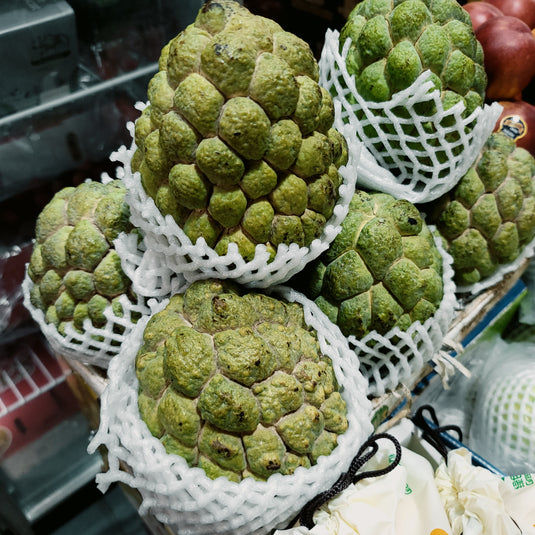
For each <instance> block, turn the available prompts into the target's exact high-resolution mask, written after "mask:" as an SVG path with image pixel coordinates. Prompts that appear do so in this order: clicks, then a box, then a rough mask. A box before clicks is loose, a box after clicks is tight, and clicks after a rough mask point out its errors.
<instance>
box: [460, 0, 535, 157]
mask: <svg viewBox="0 0 535 535" xmlns="http://www.w3.org/2000/svg"><path fill="white" fill-rule="evenodd" d="M464 8H465V9H466V11H467V12H468V13H469V14H470V18H471V19H472V26H473V28H474V31H475V34H476V37H477V39H478V40H479V42H480V43H481V46H482V47H483V52H484V56H485V70H486V72H487V76H488V85H487V94H486V96H487V100H488V101H491V102H492V101H498V102H499V103H500V104H501V105H502V106H503V108H504V109H503V112H502V114H501V116H500V118H499V119H498V121H497V123H496V128H495V130H500V131H503V132H504V133H505V134H507V135H509V136H510V137H512V138H513V139H515V141H516V144H517V145H518V146H520V147H524V148H525V149H527V150H529V151H530V152H531V154H533V155H534V156H535V106H534V104H535V96H534V93H535V0H474V1H471V2H469V3H468V4H466V5H465V6H464Z"/></svg>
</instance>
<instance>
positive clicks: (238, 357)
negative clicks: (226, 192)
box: [136, 279, 348, 481]
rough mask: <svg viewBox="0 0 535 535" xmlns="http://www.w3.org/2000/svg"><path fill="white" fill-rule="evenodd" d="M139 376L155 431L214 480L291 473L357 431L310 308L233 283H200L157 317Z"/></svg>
mask: <svg viewBox="0 0 535 535" xmlns="http://www.w3.org/2000/svg"><path fill="white" fill-rule="evenodd" d="M136 375H137V377H138V380H139V389H138V394H139V395H138V407H139V411H140V416H141V418H142V420H143V421H144V422H145V423H146V424H147V427H148V428H149V430H150V431H151V433H152V434H153V435H154V436H155V437H157V438H158V439H159V440H160V441H161V442H162V444H163V445H164V447H165V449H166V451H167V453H170V454H177V455H180V456H182V457H184V458H185V459H186V461H187V462H188V465H189V466H199V467H201V468H203V469H204V470H205V472H206V474H207V475H208V476H209V477H210V478H216V477H219V476H225V477H227V478H228V479H230V480H231V481H240V480H242V479H243V478H245V477H253V478H255V479H259V480H266V479H267V478H268V477H269V476H270V475H272V474H275V473H281V474H292V473H293V472H294V471H295V469H296V468H297V467H298V466H304V467H310V466H312V465H314V464H316V462H317V459H318V457H319V456H320V455H329V453H330V452H331V451H332V450H333V449H334V448H335V447H336V444H337V437H338V436H339V435H340V434H342V433H344V432H345V431H346V429H347V426H348V422H347V417H346V404H345V402H344V400H343V398H342V397H341V395H340V393H339V389H338V383H337V381H336V378H335V375H334V370H333V367H332V363H331V361H330V359H329V358H328V357H326V356H324V355H323V354H322V353H321V350H320V347H319V342H318V339H317V334H316V332H315V330H313V329H311V328H309V327H308V326H307V325H306V323H305V320H304V314H303V308H302V306H301V305H299V304H297V303H290V302H287V301H285V300H283V299H281V298H275V297H272V296H268V295H265V294H262V293H256V292H247V291H245V290H244V289H242V288H240V287H239V286H237V285H236V284H235V283H233V282H232V281H228V280H223V281H221V280H215V279H208V280H203V281H197V282H194V283H193V284H191V286H189V287H188V289H187V290H186V291H185V292H184V293H182V294H176V295H174V296H173V297H171V299H170V301H169V303H168V304H167V306H166V307H165V308H164V309H163V310H161V311H160V312H157V313H156V314H154V315H153V316H152V317H151V318H150V319H149V321H148V323H147V326H146V328H145V330H144V333H143V341H142V345H141V347H140V349H139V351H138V353H137V356H136Z"/></svg>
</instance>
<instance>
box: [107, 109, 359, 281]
mask: <svg viewBox="0 0 535 535" xmlns="http://www.w3.org/2000/svg"><path fill="white" fill-rule="evenodd" d="M137 107H138V108H139V109H142V108H143V104H138V105H137ZM336 108H337V109H338V113H339V108H340V107H339V106H338V105H337V106H336ZM128 128H129V129H130V131H131V133H132V136H133V124H131V123H130V124H129V125H128ZM355 130H356V123H355V121H350V122H349V123H348V124H345V125H342V130H341V131H340V132H341V133H342V134H343V135H344V136H345V137H346V138H348V139H356V138H355ZM360 146H361V144H360V143H359V142H358V141H356V142H355V147H353V149H352V151H351V154H350V159H349V161H348V163H347V164H346V165H345V166H343V167H340V168H339V172H340V175H341V176H342V179H343V182H342V184H341V185H340V188H339V194H340V197H339V199H338V202H337V204H336V206H335V208H334V213H333V215H332V216H331V218H330V219H329V220H328V221H327V224H326V225H325V228H324V229H323V232H322V234H321V236H320V237H319V238H316V239H315V240H313V241H312V243H311V244H310V246H308V247H300V246H299V245H298V244H296V243H293V244H290V245H285V244H281V245H279V247H278V248H277V253H276V255H275V258H274V259H273V261H271V262H270V261H269V258H270V254H269V252H268V251H267V249H266V246H265V245H262V244H260V245H257V246H256V252H255V256H254V258H253V259H252V260H250V261H245V260H244V259H243V257H242V256H241V255H240V254H239V253H238V248H237V246H236V245H235V244H230V245H229V252H228V253H227V254H225V255H218V254H217V253H216V252H215V251H214V249H212V248H211V247H209V246H208V245H207V244H206V241H205V240H204V239H203V238H199V240H197V242H196V243H195V244H193V243H192V242H191V240H190V239H189V237H188V236H187V235H186V234H185V233H184V231H183V230H182V229H181V228H180V226H179V225H178V224H177V223H176V221H175V220H174V219H173V218H172V217H171V216H169V215H168V216H165V217H164V216H163V215H162V214H161V212H160V211H159V210H158V208H157V207H156V205H155V203H154V200H153V199H152V198H150V197H148V196H147V194H146V193H145V190H144V188H143V186H142V184H141V177H140V174H139V172H135V173H133V172H132V170H131V167H130V160H131V158H132V155H133V154H134V152H135V150H136V146H135V143H134V142H133V143H132V146H131V147H130V148H129V149H127V148H126V147H121V148H120V149H119V150H118V151H117V152H115V153H113V154H112V156H111V158H112V160H116V161H119V162H120V163H121V164H122V167H121V168H119V169H118V170H117V174H118V177H119V178H121V179H122V180H123V181H124V182H125V184H126V185H127V187H128V190H129V193H128V195H127V197H126V199H127V202H128V203H129V205H130V210H131V214H132V215H131V221H132V223H133V224H134V225H135V226H136V227H138V228H139V229H141V231H142V232H143V235H144V236H145V243H146V246H147V248H148V249H150V250H152V251H153V252H154V253H155V254H158V255H160V256H161V258H162V260H163V261H164V262H165V265H167V266H168V267H169V269H170V270H171V271H172V272H175V273H181V274H183V276H184V278H185V279H186V280H187V281H189V282H193V281H195V280H198V279H204V278H209V277H217V278H232V279H235V280H236V281H237V282H239V283H241V284H245V285H248V286H250V287H257V288H267V287H269V286H273V285H276V284H281V283H283V282H285V281H287V280H288V279H289V278H290V277H291V276H292V275H294V274H295V273H297V272H298V271H300V270H301V269H302V268H303V266H304V265H305V264H306V263H308V262H310V261H311V260H313V259H315V258H317V257H318V256H319V255H320V254H321V253H322V252H323V251H325V250H326V249H327V247H328V246H329V244H330V243H331V242H332V241H333V240H334V238H335V237H336V235H337V234H338V233H339V232H340V229H341V226H340V225H341V223H342V221H343V219H344V217H345V216H346V214H347V211H348V206H349V202H350V200H351V197H352V195H353V193H354V191H355V184H356V181H357V164H358V159H359V156H360V150H359V147H360Z"/></svg>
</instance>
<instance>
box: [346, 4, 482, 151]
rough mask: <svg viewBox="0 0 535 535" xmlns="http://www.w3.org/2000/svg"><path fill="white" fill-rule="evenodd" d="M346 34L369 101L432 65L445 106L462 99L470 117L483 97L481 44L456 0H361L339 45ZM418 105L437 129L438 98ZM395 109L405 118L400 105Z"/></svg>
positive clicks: (431, 130) (352, 65) (410, 130)
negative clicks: (436, 103) (435, 119)
mask: <svg viewBox="0 0 535 535" xmlns="http://www.w3.org/2000/svg"><path fill="white" fill-rule="evenodd" d="M347 39H351V44H350V46H349V49H348V53H347V57H346V67H347V71H348V74H350V75H354V76H355V87H356V90H357V91H358V93H359V94H360V95H361V96H362V97H363V98H364V99H365V100H367V101H369V102H385V101H388V100H390V99H391V98H392V96H393V95H394V94H396V93H397V92H399V91H401V90H403V89H406V88H407V87H409V86H410V85H411V84H412V83H413V82H415V80H416V79H417V78H418V76H420V74H422V73H423V72H424V71H427V70H429V71H431V78H430V80H431V81H432V83H433V87H432V89H431V91H433V90H438V91H440V97H441V102H442V106H443V109H444V110H447V109H449V108H451V107H453V106H454V105H455V104H457V103H458V102H462V103H463V104H464V106H465V111H464V112H463V117H468V116H469V115H470V114H471V113H472V112H473V111H474V110H475V109H476V108H477V107H479V106H482V105H483V103H484V100H485V91H486V87H487V76H486V73H485V69H484V64H483V49H482V47H481V44H480V43H479V42H478V40H477V39H476V37H475V34H474V31H473V29H472V23H471V20H470V16H469V15H468V13H467V12H466V11H465V10H464V9H463V8H462V7H461V5H460V4H459V3H458V2H457V1H456V0H432V1H424V0H401V1H394V0H363V1H362V2H359V3H358V4H357V5H356V7H355V8H354V9H353V10H352V11H351V12H350V14H349V16H348V18H347V21H346V23H345V25H344V26H343V28H342V30H341V32H340V37H339V40H340V49H341V48H342V47H343V45H344V43H345V42H346V40H347ZM350 98H351V97H350ZM416 111H417V112H418V113H419V114H420V115H421V116H424V117H429V118H430V119H429V121H428V122H424V123H423V125H424V129H425V130H426V132H425V134H436V127H435V126H434V123H433V121H434V119H433V115H434V114H435V113H436V112H437V109H436V106H435V104H434V102H433V101H425V102H421V103H419V104H418V105H417V108H416ZM393 112H394V114H397V115H398V116H399V117H400V118H403V119H406V118H407V114H406V110H402V109H401V107H399V109H394V110H393ZM376 113H380V111H377V112H376ZM448 121H451V117H449V118H444V119H443V121H442V122H443V123H444V124H442V123H441V126H444V127H449V126H451V124H449V123H448ZM369 128H372V127H369ZM403 128H404V130H405V131H406V134H410V135H414V136H418V135H421V133H419V132H417V131H416V129H415V127H414V125H413V123H412V122H410V123H408V124H405V125H404V126H403ZM369 136H370V138H371V139H373V138H376V137H377V134H376V132H375V131H374V130H373V129H372V130H369ZM448 136H450V137H451V136H454V134H453V133H449V134H447V137H446V139H448ZM452 140H455V141H456V140H457V138H455V139H453V138H452ZM415 148H417V146H415ZM439 156H440V155H439Z"/></svg>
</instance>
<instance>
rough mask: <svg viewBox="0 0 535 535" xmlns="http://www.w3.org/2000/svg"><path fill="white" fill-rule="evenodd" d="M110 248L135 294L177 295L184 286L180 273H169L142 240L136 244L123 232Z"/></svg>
mask: <svg viewBox="0 0 535 535" xmlns="http://www.w3.org/2000/svg"><path fill="white" fill-rule="evenodd" d="M114 246H115V250H116V251H117V254H118V255H119V257H120V258H121V267H122V268H123V271H124V272H125V274H126V275H127V276H128V278H129V279H130V280H131V282H132V290H133V291H134V292H135V293H136V295H141V296H143V297H147V298H150V297H155V298H166V297H169V296H170V295H173V294H175V293H179V292H181V291H182V289H183V288H184V287H185V285H186V284H187V282H186V280H185V279H184V277H183V275H182V273H180V272H175V271H171V270H170V269H169V267H168V266H167V265H166V264H165V263H163V262H162V257H161V255H157V254H154V253H153V251H151V250H150V249H147V247H146V245H145V240H144V239H143V240H141V241H140V240H139V239H137V237H136V236H135V235H132V234H124V233H123V234H120V235H119V237H118V238H117V239H116V240H115V241H114Z"/></svg>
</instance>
